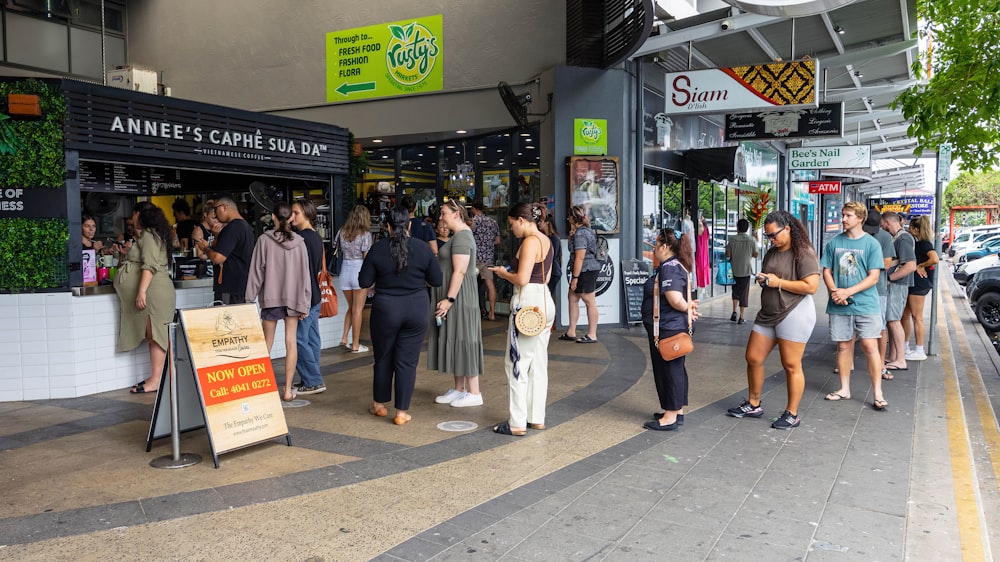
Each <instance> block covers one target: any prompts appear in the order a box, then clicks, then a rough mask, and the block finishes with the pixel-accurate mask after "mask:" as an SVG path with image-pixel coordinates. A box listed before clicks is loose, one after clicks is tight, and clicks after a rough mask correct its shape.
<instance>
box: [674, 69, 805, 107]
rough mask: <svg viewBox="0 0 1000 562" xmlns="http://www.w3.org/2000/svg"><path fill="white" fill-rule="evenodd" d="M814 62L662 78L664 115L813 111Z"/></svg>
mask: <svg viewBox="0 0 1000 562" xmlns="http://www.w3.org/2000/svg"><path fill="white" fill-rule="evenodd" d="M818 72H819V62H818V61H816V60H815V59H810V60H804V61H792V62H776V63H768V64H758V65H750V66H735V67H732V68H710V69H706V70H690V71H685V72H673V73H669V74H667V75H666V89H665V90H664V91H665V92H666V93H667V95H666V98H667V99H666V113H667V114H669V115H675V114H696V113H731V112H737V111H746V110H756V109H767V108H772V107H773V108H781V109H789V108H814V107H816V105H817V103H818V98H817V92H816V82H817V80H816V77H817V75H818Z"/></svg>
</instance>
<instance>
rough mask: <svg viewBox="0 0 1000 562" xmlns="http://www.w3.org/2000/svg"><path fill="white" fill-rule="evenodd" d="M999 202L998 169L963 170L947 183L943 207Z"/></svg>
mask: <svg viewBox="0 0 1000 562" xmlns="http://www.w3.org/2000/svg"><path fill="white" fill-rule="evenodd" d="M997 203H1000V171H991V172H981V173H974V172H963V173H961V174H959V175H958V176H956V177H955V179H953V180H951V181H950V182H949V183H948V190H947V191H945V193H944V208H945V210H946V211H950V210H951V208H952V207H959V206H974V205H996V204H997Z"/></svg>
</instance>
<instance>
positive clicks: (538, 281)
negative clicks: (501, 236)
mask: <svg viewBox="0 0 1000 562" xmlns="http://www.w3.org/2000/svg"><path fill="white" fill-rule="evenodd" d="M545 214H546V213H545V206H544V205H542V204H541V203H528V202H521V203H518V204H516V205H514V206H513V207H511V208H510V211H508V212H507V222H508V223H509V224H510V230H511V232H513V233H514V236H516V237H518V238H520V239H522V240H523V242H521V247H520V249H518V251H517V255H516V256H514V258H513V259H511V260H510V271H508V270H507V269H506V268H504V267H502V266H501V267H491V268H490V269H491V270H493V274H494V275H496V276H498V277H500V278H502V279H505V280H507V281H508V282H509V283H510V284H512V285H513V286H514V294H513V295H512V296H511V297H510V320H509V325H508V327H507V353H506V354H504V357H505V358H504V368H505V369H506V371H507V387H508V389H509V396H510V416H509V417H508V418H507V421H505V422H502V423H499V424H497V425H495V426H494V427H493V432H494V433H501V434H503V435H524V434H525V433H527V431H528V428H529V427H530V428H532V429H545V400H546V397H547V396H548V389H549V351H548V347H549V336H550V335H551V333H552V331H551V329H550V328H551V326H552V322H553V321H554V320H555V318H556V303H555V302H553V300H552V294H551V293H550V292H549V287H548V285H547V283H548V280H549V276H551V275H552V261H553V257H554V256H555V254H554V252H553V246H552V242H551V241H550V240H549V238H548V237H547V236H545V235H543V234H542V232H541V231H540V230H539V228H538V227H539V225H540V224H541V223H542V221H543V220H544V219H545ZM528 307H537V308H538V309H539V310H541V311H543V312H544V314H545V329H544V330H542V332H541V333H540V334H538V335H537V336H526V335H524V334H522V333H520V332H518V331H517V327H515V325H514V318H515V316H516V315H517V311H518V310H520V309H522V308H528Z"/></svg>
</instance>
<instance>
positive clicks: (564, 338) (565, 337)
mask: <svg viewBox="0 0 1000 562" xmlns="http://www.w3.org/2000/svg"><path fill="white" fill-rule="evenodd" d="M559 339H561V340H562V341H576V337H575V336H571V335H569V334H563V335H561V336H559Z"/></svg>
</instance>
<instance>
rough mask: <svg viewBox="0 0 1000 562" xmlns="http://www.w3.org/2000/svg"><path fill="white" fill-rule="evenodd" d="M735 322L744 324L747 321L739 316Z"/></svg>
mask: <svg viewBox="0 0 1000 562" xmlns="http://www.w3.org/2000/svg"><path fill="white" fill-rule="evenodd" d="M736 323H737V324H746V323H747V321H746V320H744V319H742V318H740V319H739V320H737V321H736Z"/></svg>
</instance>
